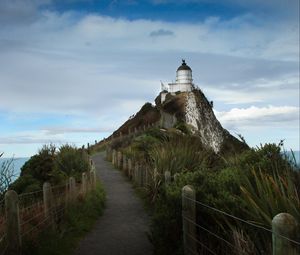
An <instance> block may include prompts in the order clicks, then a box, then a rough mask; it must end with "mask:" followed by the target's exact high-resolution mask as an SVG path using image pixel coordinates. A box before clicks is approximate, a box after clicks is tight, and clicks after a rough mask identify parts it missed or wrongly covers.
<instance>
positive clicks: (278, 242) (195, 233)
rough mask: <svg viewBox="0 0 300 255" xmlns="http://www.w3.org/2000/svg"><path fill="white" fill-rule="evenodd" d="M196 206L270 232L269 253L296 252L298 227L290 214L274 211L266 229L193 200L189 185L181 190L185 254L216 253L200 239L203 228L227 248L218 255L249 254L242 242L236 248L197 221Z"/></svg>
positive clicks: (286, 254)
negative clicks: (270, 224) (269, 226)
mask: <svg viewBox="0 0 300 255" xmlns="http://www.w3.org/2000/svg"><path fill="white" fill-rule="evenodd" d="M197 206H200V207H204V208H206V209H208V210H211V212H214V213H218V214H221V215H222V216H225V217H228V218H230V219H233V220H235V221H238V222H240V223H243V224H246V225H248V226H250V227H252V228H254V231H264V232H266V234H268V235H270V240H271V246H272V247H271V250H272V253H273V255H297V254H300V242H299V240H297V238H299V236H297V235H298V233H297V231H298V227H299V226H298V223H297V221H296V219H295V218H294V217H293V216H292V215H290V214H288V213H280V214H277V215H276V216H275V217H274V218H273V220H272V229H269V228H266V227H263V226H260V225H258V224H255V223H253V222H250V221H246V220H244V219H241V218H239V217H236V216H234V215H231V214H229V213H226V212H224V211H222V210H219V209H217V208H214V207H211V206H209V205H206V204H204V203H202V202H200V201H197V200H196V194H195V190H194V188H193V187H192V186H190V185H187V186H184V187H183V189H182V223H183V240H184V251H185V254H219V253H217V252H216V251H214V249H213V247H208V246H207V245H206V243H204V242H202V241H201V240H200V239H201V236H200V235H201V231H205V232H206V234H208V235H209V236H210V237H211V238H216V239H217V240H218V241H219V242H221V243H223V244H225V246H227V251H226V252H225V253H222V254H253V253H249V252H250V251H247V250H245V244H244V247H242V246H243V244H242V245H241V246H240V247H239V245H234V244H233V243H232V240H226V239H225V238H224V237H222V236H220V235H218V234H217V233H215V232H212V231H211V230H209V229H208V228H207V226H203V225H201V224H199V221H198V220H197V216H199V215H197ZM200 217H201V215H200ZM228 232H230V231H228ZM252 241H257V240H252ZM225 249H226V248H225ZM258 253H259V254H267V253H260V252H258Z"/></svg>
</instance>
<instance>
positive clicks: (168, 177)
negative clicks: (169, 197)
mask: <svg viewBox="0 0 300 255" xmlns="http://www.w3.org/2000/svg"><path fill="white" fill-rule="evenodd" d="M170 183H171V173H170V171H165V184H166V185H169V184H170Z"/></svg>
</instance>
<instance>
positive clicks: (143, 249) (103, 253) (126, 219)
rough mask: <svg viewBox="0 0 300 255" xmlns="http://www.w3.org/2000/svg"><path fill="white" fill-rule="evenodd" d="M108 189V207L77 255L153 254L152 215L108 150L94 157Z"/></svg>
mask: <svg viewBox="0 0 300 255" xmlns="http://www.w3.org/2000/svg"><path fill="white" fill-rule="evenodd" d="M93 160H94V162H95V165H96V169H97V175H98V176H99V178H100V179H101V181H102V182H103V185H104V188H105V191H106V208H105V210H104V213H103V215H102V216H101V217H100V218H99V220H98V221H97V223H96V224H95V227H94V229H93V230H92V231H91V232H90V233H89V234H87V236H86V237H85V238H84V239H83V240H82V241H81V242H80V244H79V247H78V248H77V250H76V251H75V253H74V254H75V255H94V254H95V255H96V254H97V255H129V254H130V255H148V254H149V255H150V254H152V245H151V243H150V242H149V240H148V238H147V232H148V225H149V218H148V216H147V214H146V212H145V210H144V208H143V206H142V201H141V200H140V199H139V198H138V197H137V196H136V194H135V193H134V190H133V188H132V187H131V184H130V183H129V182H128V181H127V179H126V177H124V176H123V175H122V173H121V172H120V171H118V170H115V169H114V168H113V167H112V165H111V163H109V162H107V161H105V160H104V154H98V155H95V156H94V157H93Z"/></svg>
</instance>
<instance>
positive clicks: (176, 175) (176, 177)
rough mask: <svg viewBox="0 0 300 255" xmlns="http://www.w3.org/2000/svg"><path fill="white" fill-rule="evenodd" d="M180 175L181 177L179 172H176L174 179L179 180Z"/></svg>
mask: <svg viewBox="0 0 300 255" xmlns="http://www.w3.org/2000/svg"><path fill="white" fill-rule="evenodd" d="M178 177H179V174H178V173H176V174H174V177H173V178H174V181H177V180H178Z"/></svg>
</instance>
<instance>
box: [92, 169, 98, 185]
mask: <svg viewBox="0 0 300 255" xmlns="http://www.w3.org/2000/svg"><path fill="white" fill-rule="evenodd" d="M92 179H93V189H96V187H97V174H96V170H95V169H94V170H93V171H92Z"/></svg>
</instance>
